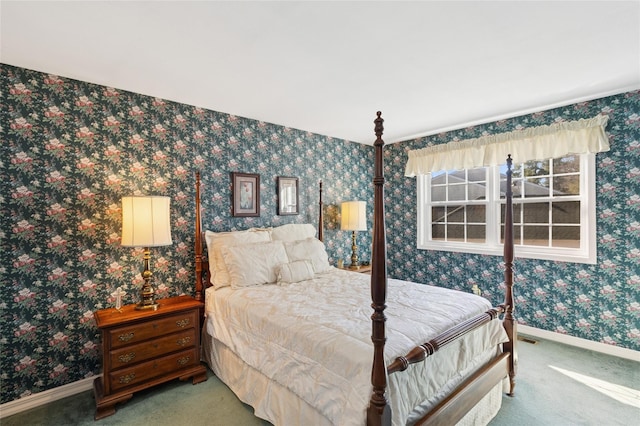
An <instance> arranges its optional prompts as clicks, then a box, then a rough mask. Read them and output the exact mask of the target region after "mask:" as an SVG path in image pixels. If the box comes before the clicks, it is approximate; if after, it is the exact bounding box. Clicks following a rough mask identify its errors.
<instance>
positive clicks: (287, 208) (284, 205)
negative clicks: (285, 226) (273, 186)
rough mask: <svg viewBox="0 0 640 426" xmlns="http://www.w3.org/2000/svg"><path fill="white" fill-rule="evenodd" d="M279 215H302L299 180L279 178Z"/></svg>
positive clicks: (289, 177)
mask: <svg viewBox="0 0 640 426" xmlns="http://www.w3.org/2000/svg"><path fill="white" fill-rule="evenodd" d="M277 181H278V184H277V187H278V191H277V192H278V209H277V210H278V212H277V213H278V215H279V216H289V215H296V214H300V203H299V200H300V198H299V195H298V194H299V190H298V178H297V177H291V176H278V178H277Z"/></svg>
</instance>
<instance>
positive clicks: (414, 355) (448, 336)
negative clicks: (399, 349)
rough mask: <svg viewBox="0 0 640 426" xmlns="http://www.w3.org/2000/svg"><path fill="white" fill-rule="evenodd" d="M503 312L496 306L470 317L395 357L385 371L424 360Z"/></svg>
mask: <svg viewBox="0 0 640 426" xmlns="http://www.w3.org/2000/svg"><path fill="white" fill-rule="evenodd" d="M504 312H505V307H504V306H498V307H496V308H491V309H489V310H488V311H486V312H485V313H482V314H480V315H477V316H475V317H473V318H470V319H468V320H467V321H464V322H461V323H460V324H458V325H456V326H455V327H452V328H450V329H449V330H447V331H445V332H444V333H442V334H441V335H439V336H437V337H435V338H433V339H431V340H429V341H428V342H426V343H423V344H422V345H420V346H416V347H415V348H413V349H412V350H411V351H410V352H409V353H408V354H407V355H405V356H399V357H397V358H396V359H395V361H393V362H392V363H391V364H389V365H388V366H387V373H388V374H391V373H395V372H396V371H404V370H406V369H407V367H409V365H410V364H415V363H417V362H421V361H424V360H425V359H426V358H428V357H429V356H431V355H433V354H434V353H436V352H437V351H438V350H440V349H441V348H443V347H445V346H446V345H448V344H449V343H451V342H454V341H455V340H457V339H458V338H460V337H462V336H464V335H465V334H467V333H470V332H472V331H473V330H475V329H476V328H478V327H480V326H482V325H485V324H487V323H489V322H491V321H493V320H494V319H496V318H498V315H500V314H502V313H504Z"/></svg>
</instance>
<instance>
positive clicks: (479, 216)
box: [467, 205, 487, 223]
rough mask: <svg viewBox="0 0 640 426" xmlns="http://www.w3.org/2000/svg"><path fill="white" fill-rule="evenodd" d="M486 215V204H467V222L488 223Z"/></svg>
mask: <svg viewBox="0 0 640 426" xmlns="http://www.w3.org/2000/svg"><path fill="white" fill-rule="evenodd" d="M486 217H487V208H486V207H485V206H475V205H474V206H467V223H486Z"/></svg>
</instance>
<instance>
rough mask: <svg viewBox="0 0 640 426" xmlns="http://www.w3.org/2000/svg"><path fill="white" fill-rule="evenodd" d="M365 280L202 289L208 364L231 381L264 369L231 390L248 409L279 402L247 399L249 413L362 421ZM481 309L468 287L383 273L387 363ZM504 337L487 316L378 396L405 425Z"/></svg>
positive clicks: (369, 351)
mask: <svg viewBox="0 0 640 426" xmlns="http://www.w3.org/2000/svg"><path fill="white" fill-rule="evenodd" d="M369 280H370V277H369V276H367V275H364V274H358V273H353V272H348V271H342V270H338V269H332V270H331V271H330V272H328V273H325V274H316V277H315V278H314V279H311V280H305V281H301V282H297V283H292V284H284V285H276V284H271V285H259V286H251V287H244V288H238V289H231V288H229V287H224V288H221V289H218V290H213V289H209V290H207V295H206V315H207V321H206V328H205V332H206V334H207V335H208V336H209V337H210V338H208V339H205V340H208V341H210V342H213V345H214V347H210V348H206V350H205V352H208V353H209V354H210V356H208V357H207V359H208V361H209V363H210V365H211V367H212V369H213V370H214V372H215V373H216V374H217V375H218V376H219V377H220V378H221V379H222V380H223V381H233V382H234V383H236V384H235V386H236V387H237V386H242V383H243V380H248V379H249V376H251V375H255V376H262V377H263V378H265V379H266V380H265V384H264V386H265V388H264V389H261V390H258V389H257V388H256V387H255V386H254V385H253V384H252V382H251V381H247V383H246V385H245V386H248V387H250V389H244V390H239V391H236V389H234V388H233V387H232V390H234V392H236V394H239V395H238V396H239V397H241V399H243V397H242V396H241V395H245V396H244V399H250V400H245V402H247V403H250V404H251V405H252V406H254V408H256V405H257V404H256V403H255V400H257V399H260V398H262V399H264V398H272V397H273V398H275V397H276V396H277V398H276V399H277V403H276V405H278V404H279V405H282V406H283V407H287V408H286V409H280V410H278V409H275V410H272V409H270V408H268V405H269V404H267V403H266V402H265V404H264V406H265V407H266V408H260V407H258V408H256V415H258V416H260V417H263V418H266V419H267V420H269V421H271V422H273V423H275V424H279V423H281V422H283V421H284V420H285V419H281V418H280V419H279V418H277V414H273V413H269V412H268V411H274V412H278V411H280V412H284V413H289V414H291V413H293V412H294V411H292V410H301V411H303V412H307V411H308V412H311V413H313V415H314V416H317V419H316V421H315V423H317V424H320V423H319V421H320V420H318V419H323V420H322V421H323V422H324V423H323V424H339V425H362V424H364V423H365V419H366V413H365V411H366V407H367V406H368V402H369V397H370V394H371V384H370V377H371V376H370V375H371V363H372V356H373V345H372V343H371V319H370V318H371V314H372V308H371V307H370V305H371V299H370V289H369V286H370V283H369ZM490 308H491V306H490V304H489V302H488V301H487V300H486V299H484V298H482V297H478V296H475V295H473V294H469V293H463V292H458V291H453V290H448V289H443V288H439V287H433V286H427V285H422V284H415V283H410V282H406V281H400V280H393V279H390V280H389V281H388V290H387V309H386V310H385V315H386V316H387V322H386V329H387V343H386V346H385V357H386V361H387V364H388V363H389V362H391V361H392V360H393V359H395V357H397V356H399V355H404V354H406V353H407V352H408V351H409V350H411V349H412V348H413V347H415V346H416V345H417V344H420V343H423V342H425V341H428V340H430V339H431V338H433V337H435V336H437V335H438V334H440V333H442V332H443V331H445V330H447V329H448V328H451V327H452V326H454V325H456V324H458V323H460V322H462V321H464V320H466V319H468V318H471V317H473V316H475V315H477V314H480V313H482V312H485V311H486V310H488V309H490ZM505 341H507V336H506V333H505V332H504V330H503V328H502V326H501V323H500V322H499V321H491V322H490V323H489V324H487V325H486V326H483V327H481V328H479V329H477V330H475V331H473V332H471V333H469V334H467V335H466V336H465V337H463V338H461V339H458V340H457V341H455V342H454V343H452V344H451V345H449V346H447V347H445V348H443V349H441V350H440V351H439V352H438V353H436V354H435V356H432V357H430V358H428V359H427V360H426V361H425V362H422V363H419V364H414V365H411V366H410V367H409V369H408V370H407V371H404V372H398V373H395V374H392V375H391V376H390V377H389V383H388V388H387V389H388V392H387V398H388V400H389V403H390V405H391V408H392V412H393V413H394V424H398V425H399V424H405V423H406V420H407V419H410V418H411V416H412V415H415V413H414V409H415V408H416V407H422V409H428V407H430V406H431V405H432V404H434V403H436V402H437V401H438V400H439V399H440V398H442V396H443V395H444V394H446V392H448V390H449V389H450V388H453V387H455V386H456V385H457V383H459V382H460V381H461V380H462V379H463V378H464V377H465V376H467V375H468V374H471V373H472V372H474V371H475V370H477V369H478V368H480V367H481V366H482V365H483V364H484V363H486V362H487V360H488V359H490V358H491V357H492V356H494V355H495V353H496V351H497V350H498V348H499V344H500V343H502V342H505ZM216 345H217V346H216ZM216 357H217V358H218V360H217V361H216V360H215V359H213V358H216ZM225 357H226V358H231V357H232V358H234V359H235V360H234V362H231V361H228V360H226V359H223V358H225ZM234 363H235V364H234ZM231 369H240V370H244V371H243V372H242V373H240V372H238V371H235V370H233V371H232V370H231ZM224 370H229V371H224ZM238 374H241V375H245V377H242V376H240V377H238ZM256 380H257V379H256ZM269 383H271V384H272V385H271V386H270V385H269ZM276 390H277V391H278V392H276ZM256 392H257V394H256ZM252 393H253V394H252ZM247 394H252V395H250V397H247V396H246V395H247ZM261 394H262V395H261ZM281 394H282V395H283V396H280V395H281ZM289 399H296V400H297V401H289ZM270 404H271V405H273V402H271V403H270ZM290 404H291V405H290ZM289 405H290V406H289ZM296 407H297V408H296ZM281 408H282V407H281ZM412 413H414V414H412ZM308 420H309V419H308V418H307V417H305V418H300V421H301V422H302V421H308ZM289 421H290V420H289Z"/></svg>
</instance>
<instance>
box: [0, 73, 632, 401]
mask: <svg viewBox="0 0 640 426" xmlns="http://www.w3.org/2000/svg"><path fill="white" fill-rule="evenodd" d="M0 71H1V74H0V78H1V80H0V81H1V85H0V89H1V92H0V96H1V98H0V100H1V103H2V108H1V112H0V114H1V116H0V118H1V119H2V121H1V123H2V136H1V138H2V140H1V143H0V145H1V147H0V150H1V151H0V152H1V154H2V155H1V157H0V181H1V182H0V185H1V188H2V192H1V194H0V200H1V201H2V203H1V206H0V218H1V221H0V222H1V223H0V261H1V263H0V283H1V284H0V296H1V299H0V306H1V309H2V315H1V316H0V329H1V330H2V336H0V344H1V349H0V379H1V381H2V386H1V388H2V390H1V399H0V402H2V403H4V402H8V401H11V400H14V399H17V398H20V397H22V396H27V395H30V394H32V393H34V392H40V391H43V390H46V389H50V388H53V387H56V386H60V385H63V384H67V383H71V382H74V381H76V380H80V379H82V378H85V377H90V376H92V375H95V374H97V373H99V371H100V361H99V358H98V346H99V335H98V333H97V330H96V328H95V323H94V321H93V311H94V310H96V309H101V308H104V307H108V306H112V305H113V300H112V298H111V297H110V294H111V292H113V291H114V290H115V289H116V288H117V287H118V286H121V287H122V288H124V289H125V291H127V293H128V294H127V296H126V300H125V302H128V303H131V302H133V301H134V300H135V298H136V297H137V296H136V289H137V288H138V286H139V285H140V283H141V278H140V268H141V264H142V260H141V259H142V252H141V250H135V249H125V248H122V247H120V245H119V233H120V205H119V202H120V198H121V197H122V196H124V195H130V194H154V195H169V196H170V197H171V200H172V213H171V219H172V227H173V239H174V244H173V246H171V247H161V248H157V249H154V250H153V256H154V257H153V269H154V278H155V282H156V285H157V287H158V290H159V293H160V295H159V297H169V296H173V295H178V294H191V293H192V291H193V281H194V275H193V262H192V259H193V226H194V225H193V223H194V205H193V198H194V193H195V189H194V181H193V174H194V171H195V170H201V171H202V174H203V188H202V190H203V197H202V198H203V204H204V210H205V211H204V217H203V222H204V226H205V228H207V229H211V230H214V231H220V230H229V229H245V228H248V227H251V226H266V225H278V224H283V223H290V222H300V223H302V222H312V223H314V222H315V221H316V220H317V219H316V218H317V216H318V204H317V202H318V199H317V183H318V181H319V180H320V179H322V180H323V182H324V201H325V203H326V205H327V206H326V210H325V218H326V223H325V228H328V231H327V232H326V234H325V243H326V244H327V249H328V252H329V255H330V257H331V261H332V262H333V263H335V262H336V261H337V259H339V258H343V259H345V260H347V259H348V257H349V255H350V250H351V249H350V235H349V234H348V233H346V232H341V231H339V230H338V229H337V228H338V227H337V225H336V219H337V217H338V213H339V209H338V208H337V206H338V205H339V203H340V202H341V201H344V200H349V199H360V200H366V201H368V209H369V220H370V221H371V213H372V207H371V198H372V184H371V177H372V173H373V170H372V163H373V149H372V148H371V147H368V146H361V145H359V144H354V143H350V142H346V141H342V140H336V139H332V138H330V137H326V136H319V135H315V134H311V133H308V132H304V131H300V130H295V129H289V128H285V127H281V126H276V125H272V124H267V123H263V122H257V121H254V120H248V119H244V118H239V117H235V116H231V115H228V114H223V113H219V112H214V111H208V110H203V109H200V108H197V107H193V106H188V105H183V104H178V103H174V102H169V101H164V100H161V99H157V98H152V97H148V96H142V95H138V94H134V93H129V92H125V91H121V90H117V89H112V88H108V87H103V86H98V85H93V84H89V83H85V82H79V81H75V80H70V79H66V78H61V77H58V76H54V75H47V74H43V73H39V72H34V71H30V70H25V69H21V68H15V67H11V66H6V65H0ZM374 113H375V111H373V110H372V121H371V122H370V123H362V125H365V126H366V125H370V126H371V129H372V141H373V139H374V136H373V118H375V114H374ZM599 113H604V114H608V115H609V116H610V119H609V124H608V126H607V129H606V130H607V132H608V134H609V135H610V138H611V145H612V149H611V151H610V152H607V153H602V154H598V156H597V169H598V170H597V172H598V173H597V191H598V197H597V200H596V203H597V215H598V264H597V265H583V264H571V263H563V262H551V261H534V260H526V259H517V261H516V265H515V267H516V296H517V301H518V308H517V312H516V313H517V317H518V319H519V321H520V322H521V323H524V324H528V325H531V326H534V327H538V328H542V329H546V330H551V331H556V332H559V333H567V334H570V335H573V336H577V337H583V338H586V339H591V340H595V341H601V342H605V343H609V344H615V345H619V346H622V347H628V348H632V349H636V350H638V349H640V331H639V329H640V325H639V321H640V320H639V318H640V302H639V300H640V298H639V297H638V296H639V294H638V293H639V292H640V244H639V242H640V221H639V219H638V218H639V217H640V214H639V210H640V142H639V141H640V93H638V92H632V93H626V94H623V95H618V96H612V97H608V98H604V99H599V100H595V101H591V102H585V103H581V104H576V105H571V106H569V107H564V108H558V109H555V110H551V111H546V112H542V113H536V114H532V115H527V116H523V117H518V118H514V119H510V120H504V121H500V122H496V123H490V124H486V125H480V126H474V127H470V128H467V129H461V130H458V131H453V132H447V133H443V134H439V135H435V136H430V137H427V138H421V139H417V140H412V141H407V142H402V143H398V144H393V145H387V147H386V150H385V157H386V168H385V177H386V179H387V185H386V189H385V191H386V194H385V195H386V205H387V212H386V213H387V216H386V224H387V228H388V232H387V242H388V254H389V257H390V259H389V274H390V276H393V277H397V278H403V279H411V280H414V281H418V282H423V283H430V284H436V285H441V286H446V287H451V288H456V289H461V290H463V291H470V288H471V286H472V285H473V284H474V283H477V284H478V285H479V286H480V287H481V288H482V289H483V294H484V296H486V297H487V298H489V299H491V300H492V301H493V302H494V303H499V302H501V295H500V294H501V291H502V288H501V286H500V284H499V283H501V282H502V280H503V270H502V267H501V266H502V265H501V258H500V257H497V256H481V255H471V254H455V253H444V252H432V251H424V250H417V249H416V248H415V246H416V223H415V217H416V210H415V200H416V194H415V187H416V183H415V179H413V178H405V177H404V166H405V162H406V158H407V154H406V152H407V151H408V150H410V149H415V148H420V147H424V146H426V145H430V144H440V143H446V142H449V141H451V140H455V139H466V138H472V137H478V136H481V135H484V134H488V133H500V132H505V131H510V130H514V129H516V128H519V127H527V126H536V125H542V124H549V123H552V122H554V121H557V120H575V119H578V118H583V117H592V116H593V115H595V114H599ZM386 126H387V127H390V126H393V123H390V122H389V123H386ZM231 171H241V172H250V173H259V174H260V175H261V199H262V200H261V201H262V202H261V216H260V217H258V218H233V217H231V216H230V195H231V194H230V182H229V173H230V172H231ZM278 175H285V176H298V177H299V178H300V193H301V194H300V203H301V214H300V215H298V216H277V215H276V193H275V180H276V176H278ZM369 242H370V233H358V246H359V250H360V254H361V258H363V259H368V258H370V251H369V250H370V244H369ZM496 285H497V287H500V288H496Z"/></svg>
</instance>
